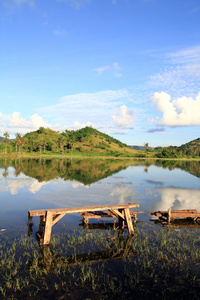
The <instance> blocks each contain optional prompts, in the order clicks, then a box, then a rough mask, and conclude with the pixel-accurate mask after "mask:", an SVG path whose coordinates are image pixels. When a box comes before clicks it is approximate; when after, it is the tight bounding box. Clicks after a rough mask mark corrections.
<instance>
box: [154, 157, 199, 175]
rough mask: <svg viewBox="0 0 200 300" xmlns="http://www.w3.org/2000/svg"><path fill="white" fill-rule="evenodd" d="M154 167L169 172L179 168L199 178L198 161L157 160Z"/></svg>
mask: <svg viewBox="0 0 200 300" xmlns="http://www.w3.org/2000/svg"><path fill="white" fill-rule="evenodd" d="M156 165H157V166H161V167H163V168H168V169H169V170H173V169H175V168H179V169H181V170H184V171H186V172H188V173H190V174H192V175H194V176H196V177H200V161H178V160H177V161H176V160H173V161H172V160H157V161H156Z"/></svg>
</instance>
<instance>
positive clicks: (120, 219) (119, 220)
mask: <svg viewBox="0 0 200 300" xmlns="http://www.w3.org/2000/svg"><path fill="white" fill-rule="evenodd" d="M118 210H119V212H120V213H121V214H122V215H123V216H124V209H118ZM118 222H119V228H121V229H124V227H125V221H124V219H122V218H120V216H119V217H118Z"/></svg>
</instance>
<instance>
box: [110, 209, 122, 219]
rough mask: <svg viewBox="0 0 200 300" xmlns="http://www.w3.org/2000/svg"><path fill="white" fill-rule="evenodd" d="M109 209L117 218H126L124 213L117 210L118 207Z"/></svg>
mask: <svg viewBox="0 0 200 300" xmlns="http://www.w3.org/2000/svg"><path fill="white" fill-rule="evenodd" d="M109 211H110V212H111V213H113V215H114V216H115V217H116V218H119V217H120V218H121V219H125V217H124V214H122V213H121V212H120V211H118V210H116V209H109Z"/></svg>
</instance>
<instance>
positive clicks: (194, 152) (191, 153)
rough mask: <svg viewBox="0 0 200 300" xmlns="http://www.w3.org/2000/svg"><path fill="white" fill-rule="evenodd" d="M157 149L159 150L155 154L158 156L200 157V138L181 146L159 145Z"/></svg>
mask: <svg viewBox="0 0 200 300" xmlns="http://www.w3.org/2000/svg"><path fill="white" fill-rule="evenodd" d="M155 151H157V152H159V153H157V154H155V156H156V157H158V158H181V157H192V158H196V157H200V138H198V139H196V140H193V141H191V142H189V143H186V144H184V145H181V146H180V147H176V146H169V147H166V148H162V147H157V148H155Z"/></svg>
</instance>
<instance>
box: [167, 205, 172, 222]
mask: <svg viewBox="0 0 200 300" xmlns="http://www.w3.org/2000/svg"><path fill="white" fill-rule="evenodd" d="M167 222H168V223H170V222H171V208H169V209H168V217H167Z"/></svg>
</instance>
